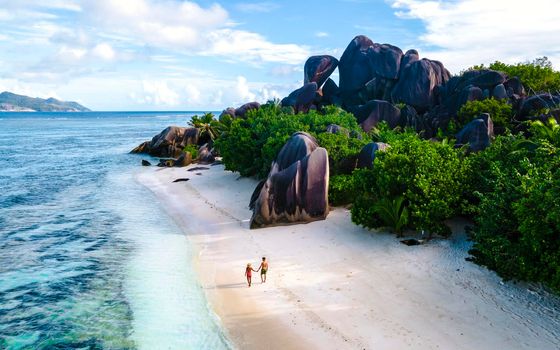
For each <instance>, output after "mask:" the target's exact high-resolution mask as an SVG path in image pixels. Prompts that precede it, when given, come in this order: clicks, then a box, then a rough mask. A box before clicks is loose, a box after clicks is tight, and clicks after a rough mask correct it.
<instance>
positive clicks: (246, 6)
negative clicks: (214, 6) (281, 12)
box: [235, 1, 280, 13]
mask: <svg viewBox="0 0 560 350" xmlns="http://www.w3.org/2000/svg"><path fill="white" fill-rule="evenodd" d="M235 8H237V9H238V10H239V11H242V12H249V13H254V12H272V11H274V10H276V9H278V8H280V5H278V4H277V3H274V2H270V1H264V2H243V3H239V4H237V5H235Z"/></svg>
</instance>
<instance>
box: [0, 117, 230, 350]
mask: <svg viewBox="0 0 560 350" xmlns="http://www.w3.org/2000/svg"><path fill="white" fill-rule="evenodd" d="M193 114H195V113H191V112H146V113H140V112H100V113H97V112H89V113H1V114H0V193H1V194H0V349H227V348H229V347H230V345H229V344H228V341H227V339H226V337H225V335H224V333H223V331H222V329H221V327H220V324H219V320H218V318H217V317H216V315H214V314H213V313H212V311H211V310H210V307H209V306H208V303H207V301H206V299H205V296H204V291H203V290H202V288H201V286H200V285H199V284H198V282H197V279H196V274H195V272H194V271H193V267H192V266H191V265H192V264H191V262H192V258H193V256H192V254H193V252H192V249H191V247H190V246H189V242H188V240H187V238H186V236H185V235H184V233H183V232H182V231H181V230H180V229H179V228H178V226H177V225H176V224H175V223H174V221H173V219H172V218H171V217H169V216H168V215H167V214H166V213H165V212H164V211H163V210H162V208H161V206H160V205H159V204H158V200H157V199H156V197H155V196H154V195H153V194H152V193H151V192H150V191H149V190H148V189H146V188H144V187H143V186H142V185H140V184H139V183H137V182H136V181H135V174H137V173H138V172H139V171H141V170H140V169H141V165H140V161H141V159H142V158H145V159H149V157H147V156H145V155H134V154H129V153H128V152H129V151H130V150H131V149H132V148H134V147H135V146H137V145H138V144H139V143H141V142H142V141H145V140H148V139H150V138H151V137H152V136H153V135H155V134H157V133H159V132H160V131H161V130H163V129H164V128H165V127H166V126H168V125H186V124H187V122H188V120H189V118H190V117H191V116H192V115H193Z"/></svg>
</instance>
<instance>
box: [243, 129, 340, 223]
mask: <svg viewBox="0 0 560 350" xmlns="http://www.w3.org/2000/svg"><path fill="white" fill-rule="evenodd" d="M328 186H329V159H328V155H327V151H326V150H325V149H324V148H321V147H319V146H318V143H317V140H315V138H314V137H313V136H311V135H309V134H307V133H304V132H296V133H294V134H293V135H292V136H291V137H290V139H288V141H287V142H286V144H285V145H284V146H283V147H282V149H281V150H280V152H279V153H278V156H277V157H276V160H275V161H274V162H273V163H272V167H271V170H270V173H269V174H268V177H267V178H266V179H265V180H263V181H261V183H259V185H257V188H256V189H255V191H254V192H253V195H252V196H251V202H250V204H249V207H250V208H251V209H252V210H253V215H252V217H251V223H250V227H251V228H259V227H265V226H269V225H274V224H280V223H297V222H310V221H315V220H322V219H325V218H326V217H327V215H328V212H329V206H328Z"/></svg>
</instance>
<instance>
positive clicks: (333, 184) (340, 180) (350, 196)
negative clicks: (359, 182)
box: [329, 175, 356, 206]
mask: <svg viewBox="0 0 560 350" xmlns="http://www.w3.org/2000/svg"><path fill="white" fill-rule="evenodd" d="M355 197H356V192H355V190H354V177H353V176H352V175H331V176H330V178H329V203H330V204H331V205H334V206H340V205H347V204H351V203H352V202H353V201H354V198H355Z"/></svg>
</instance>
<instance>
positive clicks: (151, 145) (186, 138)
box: [131, 126, 198, 158]
mask: <svg viewBox="0 0 560 350" xmlns="http://www.w3.org/2000/svg"><path fill="white" fill-rule="evenodd" d="M197 142H198V129H196V128H183V127H180V126H168V127H167V128H165V129H164V130H163V131H162V132H160V133H159V134H157V135H156V136H154V137H153V138H152V140H150V141H146V142H143V143H141V144H140V145H138V146H137V147H136V148H134V149H133V150H132V151H131V153H147V154H149V155H151V156H153V157H173V158H177V157H178V156H179V155H180V154H181V152H182V151H183V149H184V148H185V146H187V145H196V144H197Z"/></svg>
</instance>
